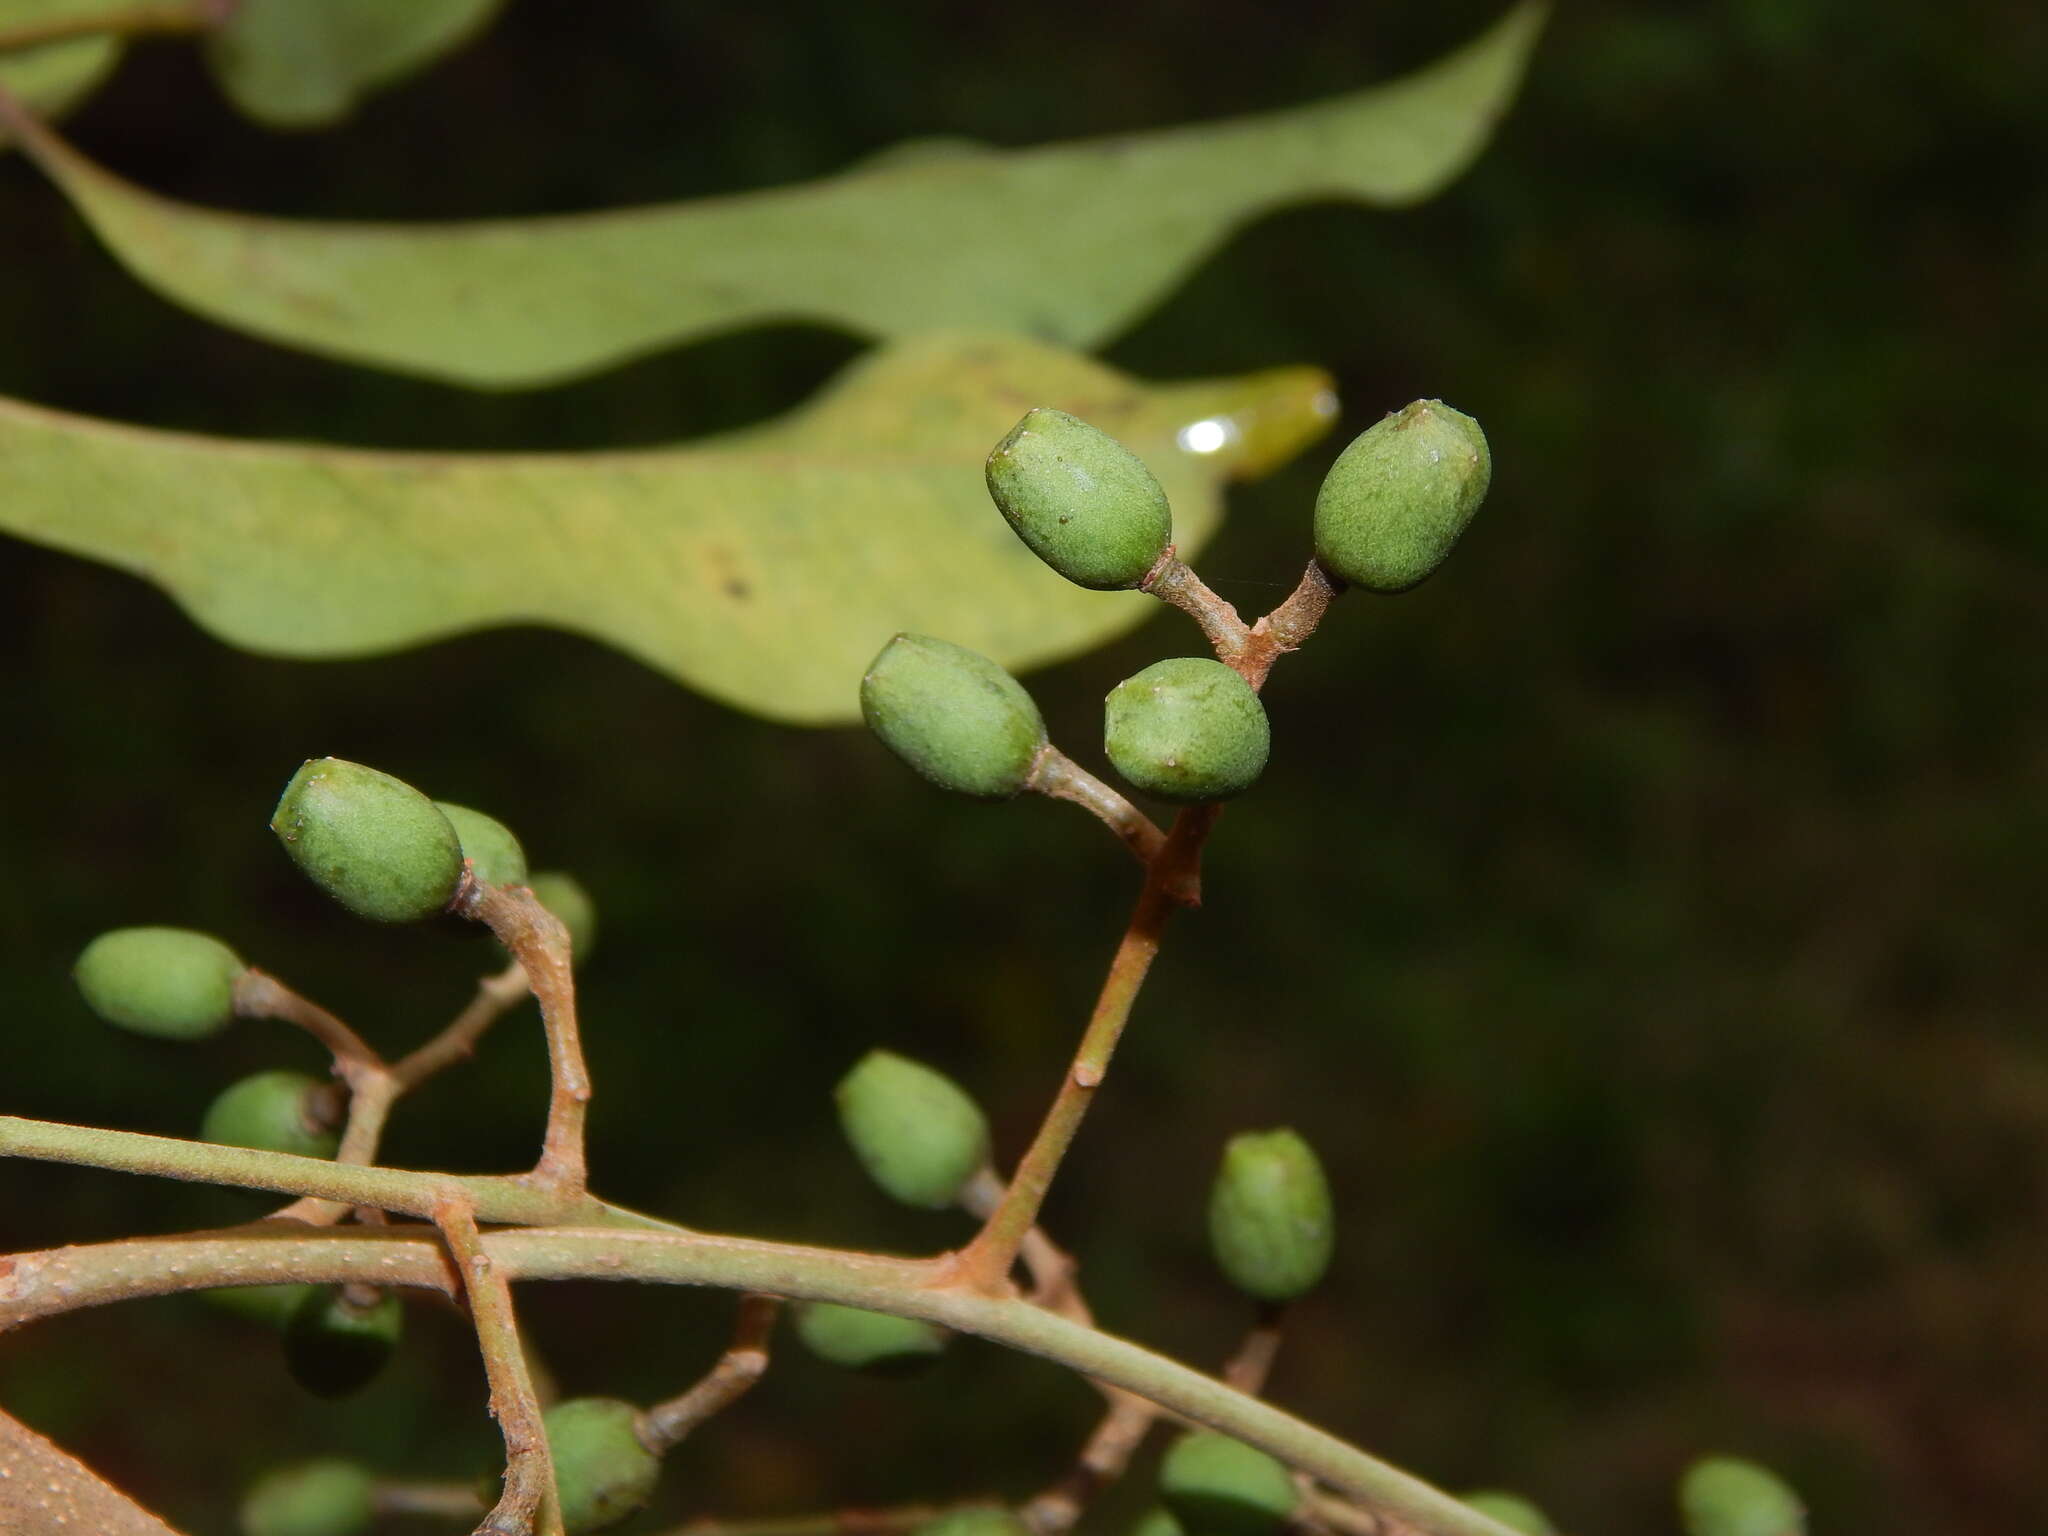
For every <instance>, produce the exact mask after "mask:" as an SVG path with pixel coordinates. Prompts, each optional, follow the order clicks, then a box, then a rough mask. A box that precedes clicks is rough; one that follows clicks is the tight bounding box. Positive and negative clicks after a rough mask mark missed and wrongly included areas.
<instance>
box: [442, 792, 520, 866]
mask: <svg viewBox="0 0 2048 1536" xmlns="http://www.w3.org/2000/svg"><path fill="white" fill-rule="evenodd" d="M434 809H435V810H437V811H439V812H440V813H441V814H442V815H443V816H445V817H447V818H448V825H449V826H451V827H453V828H454V829H455V841H456V843H457V845H458V846H459V847H460V848H461V850H462V857H464V858H465V859H467V860H469V866H470V869H471V870H472V871H474V873H475V875H476V877H477V879H479V880H481V881H483V883H484V884H485V885H524V884H525V883H526V850H525V849H524V848H522V847H520V846H519V839H518V838H516V837H514V836H513V835H512V829H511V828H510V827H508V826H506V825H505V823H503V822H502V821H499V820H498V819H497V818H496V817H495V816H486V815H485V814H484V813H483V812H482V811H472V810H471V809H470V808H469V807H468V806H466V805H450V804H449V803H448V802H447V801H446V800H436V801H435V802H434Z"/></svg>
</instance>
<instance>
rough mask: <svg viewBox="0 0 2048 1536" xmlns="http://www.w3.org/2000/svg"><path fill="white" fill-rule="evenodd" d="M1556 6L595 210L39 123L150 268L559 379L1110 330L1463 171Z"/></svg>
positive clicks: (158, 274) (307, 319)
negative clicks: (1262, 92) (273, 195)
mask: <svg viewBox="0 0 2048 1536" xmlns="http://www.w3.org/2000/svg"><path fill="white" fill-rule="evenodd" d="M283 3H284V0H268V4H279V5H281V4H283ZM352 3H356V4H360V3H363V0H352ZM387 3H390V4H397V5H404V4H407V3H408V0H387ZM410 3H411V4H414V5H424V0H410ZM268 4H267V5H266V7H265V8H266V9H267V8H268ZM441 8H442V7H441V6H439V5H436V6H432V7H426V9H429V10H439V9H441ZM1542 14H1543V13H1542V9H1541V8H1540V7H1539V6H1536V5H1533V4H1524V5H1522V6H1521V7H1519V8H1517V9H1515V10H1513V11H1510V12H1509V13H1508V14H1507V15H1506V16H1505V17H1504V18H1503V19H1502V20H1501V21H1499V22H1497V23H1496V24H1495V25H1494V26H1493V27H1492V28H1491V29H1489V30H1488V31H1487V32H1485V33H1484V34H1482V35H1481V36H1480V37H1478V38H1477V39H1475V40H1474V41H1473V42H1471V43H1469V44H1467V45H1466V46H1465V47H1463V48H1461V49H1459V50H1458V51H1456V52H1455V53H1452V54H1450V55H1448V56H1447V57H1445V58H1443V59H1441V60H1439V61H1438V62H1437V63H1435V64H1433V65H1430V66H1428V67H1427V68H1425V69H1422V70H1420V71H1417V72H1416V73H1415V74H1412V75H1409V76H1407V77H1406V78H1403V79H1400V80H1396V81H1393V82H1390V83H1388V84H1385V85H1379V86H1373V87H1370V88H1368V89H1365V90H1361V91H1356V92H1353V93H1351V94H1349V95H1345V96H1339V97H1336V98H1334V99H1332V100H1330V101H1326V102H1321V103H1317V104H1315V105H1313V106H1307V107H1295V108H1290V109H1287V110H1283V111H1278V112H1271V113H1267V114H1264V115H1263V116H1259V117H1249V118H1240V119H1237V120H1235V121H1230V122H1223V123H1214V124H1203V125H1199V126H1192V127H1184V128H1176V129H1169V130H1164V131H1160V132H1155V133H1150V134H1144V135H1136V136H1132V137H1130V138H1125V139H1119V140H1109V141H1102V142H1082V143H1075V144H1062V145H1053V146H1049V147H1045V148H1040V149H1032V150H1020V151H1015V152H1007V153H1005V152H989V153H984V154H949V155H943V156H938V157H931V156H924V157H918V158H914V159H910V160H897V161H896V162H894V163H893V164H887V165H883V166H880V167H877V168H870V169H862V168H856V169H855V170H853V171H851V172H848V173H846V174H844V175H841V176H836V177H832V178H829V179H827V180H825V181H822V182H816V183H812V184H810V185H808V186H800V187H790V188H783V189H777V190H773V191H766V192H757V193H753V194H751V195H748V196H744V197H733V198H723V199H719V200H717V201H714V202H709V203H684V204H677V205H672V206H669V207H662V208H648V209H635V210H629V211H624V212H607V213H601V214H591V215H584V216H580V217H578V216H571V217H557V218H548V219H530V220H524V221H493V222H490V223H486V224H455V225H444V226H440V227H434V226H424V227H423V226H417V225H405V226H395V225H394V226H376V225H328V224H318V223H307V224H297V223H293V222H292V221H290V220H284V219H263V218H252V217H250V216H248V215H244V214H224V213H219V212H215V211H213V210H210V209H204V208H196V207H192V206H190V205H186V204H181V203H177V202H173V201H170V200H167V199H164V198H160V197H154V196H151V195H149V194H148V193H145V192H143V191H142V190H141V189H139V188H137V187H134V186H131V185H130V184H128V183H127V182H124V181H122V180H120V179H119V178H117V177H115V176H113V175H111V174H110V173H108V172H107V171H105V170H102V169H101V168H100V167H98V166H96V165H94V164H92V162H90V161H88V160H86V159H85V158H84V157H83V156H80V155H79V154H77V153H76V152H75V151H72V150H70V149H68V148H65V147H64V146H62V145H61V144H59V143H57V142H56V141H55V140H51V139H47V138H38V139H36V140H33V141H31V143H30V148H31V150H32V152H33V153H34V154H35V155H36V158H37V160H38V162H39V163H40V164H41V165H42V167H43V169H44V170H45V171H47V172H48V173H49V174H50V175H51V176H52V177H53V178H54V179H55V180H56V182H57V184H58V186H59V187H61V188H62V189H63V191H64V193H65V195H66V196H68V197H69V198H70V199H71V200H72V202H73V204H74V206H76V208H77V209H78V211H79V212H80V213H81V214H82V215H83V216H84V217H85V219H86V220H87V222H88V223H90V224H91V225H92V226H93V228H94V229H95V230H96V231H97V232H98V234H99V236H100V238H101V239H102V240H104V241H105V242H106V243H107V245H108V247H109V248H110V249H111V250H112V251H113V252H114V253H115V255H116V256H117V257H119V258H120V260H121V261H122V262H123V263H125V264H126V265H127V266H128V268H129V270H130V271H132V272H134V273H135V275H136V276H137V277H139V278H141V279H142V280H143V281H144V282H146V283H148V284H150V285H151V286H152V287H154V288H156V289H157V290H158V291H159V292H161V293H163V294H164V295H165V296H166V297H168V298H170V299H172V300H173V301H174V302H176V303H178V304H181V305H184V306H186V307H187V308H190V309H193V310H195V311H197V312H198V313H200V314H203V315H206V316H207V317H209V318H211V319H214V320H217V321H219V322H221V323H222V324H226V325H232V326H237V327H240V328H242V329H245V330H248V331H250V332H252V333H254V334H256V335H259V336H263V337H267V338H269V339H271V340H274V341H279V342H282V343H284V344H285V345H287V346H292V347H297V348H300V349H303V350H306V351H311V352H320V353H325V354H327V355H329V356H333V357H341V358H348V359H352V360H355V361H359V362H367V363H374V364H377V365H380V366H383V367H387V368H394V369H400V370H403V371H407V372H416V373H421V374H424V375H426V376H428V377H430V378H440V379H448V380H453V381H457V382H461V383H467V384H473V385H483V386H491V387H506V386H521V385H537V384H548V383H554V382H558V381H560V380H563V379H567V378H572V377H574V376H576V375H577V374H581V373H587V372H590V371H593V370H595V369H599V368H604V367H607V366H611V365H614V364H617V363H619V362H622V361H625V360H626V359H629V358H632V357H636V356H639V355H642V354H644V353H647V352H651V351H654V350H656V349H658V348H661V347H665V346H672V345H675V344H676V343H678V342H682V341H685V340H689V339H692V338H695V337H701V336H704V335H707V334H710V333H713V332H718V331H727V330H731V329H733V328H734V327H736V326H740V325H745V324H749V323H759V322H761V321H764V320H770V319H774V320H781V319H786V318H788V317H791V316H797V317H801V318H804V319H808V320H813V321H818V322H822V323H825V324H832V325H840V326H844V327H846V328H847V329H849V330H851V331H855V332H858V333H860V334H863V335H868V336H877V337H891V336H906V335H913V334H917V333H920V332H927V331H932V330H943V329H965V330H981V331H1004V332H1011V333H1015V334H1019V335H1033V336H1039V337H1043V338H1045V339H1047V340H1050V341H1053V342H1056V343H1059V344H1062V345H1067V346H1092V345H1094V344H1096V343H1098V342H1101V341H1104V340H1106V339H1107V338H1109V337H1111V336H1113V335H1115V334H1116V333H1117V332H1119V331H1121V330H1122V329H1124V328H1125V327H1126V326H1127V325H1129V324H1130V322H1131V321H1132V320H1133V319H1135V318H1136V317H1137V316H1138V315H1140V314H1142V313H1144V312H1145V311H1146V310H1147V309H1149V308H1151V307H1152V306H1153V305H1154V304H1156V303H1157V302H1158V301H1159V299H1160V298H1161V297H1162V296H1163V295H1164V294H1165V293H1166V292H1167V291H1168V290H1169V289H1170V288H1171V287H1172V286H1173V285H1174V284H1175V283H1177V282H1178V281H1179V280H1180V279H1181V278H1182V277H1183V276H1185V274H1186V273H1187V271H1188V270H1189V268H1190V267H1191V266H1192V265H1193V264H1194V263H1195V262H1197V261H1199V260H1200V259H1201V258H1202V257H1203V256H1205V255H1206V254H1207V253H1208V252H1210V251H1211V250H1213V249H1214V248H1215V246H1216V244H1217V243H1218V241H1219V240H1220V239H1221V238H1222V237H1223V236H1224V235H1225V234H1226V233H1227V232H1229V231H1230V230H1231V229H1233V228H1235V227H1236V226H1237V225H1239V224H1241V223H1243V222H1245V221H1246V220H1247V219H1249V218H1251V217H1253V216H1255V215H1257V214H1259V213H1262V212H1265V211H1267V210H1269V209H1274V208H1279V207H1284V206H1286V205H1287V204H1290V203H1298V202H1302V201H1305V200H1307V199H1309V198H1328V197H1346V198H1355V199H1358V200H1360V201H1363V202H1367V203H1374V204H1382V205H1392V206H1399V205H1403V204H1407V203H1412V202H1417V201H1420V200H1421V199H1423V198H1425V197H1428V196H1429V195H1431V194H1432V193H1434V192H1435V191H1437V190H1438V189H1439V188H1440V187H1442V186H1443V185H1444V184H1445V183H1446V182H1448V181H1449V180H1450V179H1451V178H1452V177H1454V176H1456V175H1457V174H1458V173H1459V172H1460V171H1462V170H1463V169H1464V168H1465V166H1466V165H1467V164H1469V163H1470V161H1471V160H1472V158H1473V157H1474V156H1475V155H1476V154H1477V153H1478V152H1479V150H1480V148H1481V146H1482V145H1483V144H1484V143H1485V141H1486V138H1487V135H1488V133H1489V132H1490V131H1491V129H1492V126H1493V123H1494V121H1495V120H1496V119H1497V117H1498V116H1499V113H1500V111H1501V108H1502V106H1503V105H1504V104H1505V103H1506V101H1507V100H1508V99H1509V98H1510V97H1511V96H1512V95H1513V93H1514V90H1515V88H1516V85H1517V84H1518V83H1519V81H1520V78H1521V71H1522V66H1523V64H1524V62H1525V60H1526V59H1527V56H1528V52H1529V49H1530V46H1531V45H1532V44H1533V42H1534V41H1535V38H1536V34H1537V31H1538V28H1539V25H1540V23H1541V20H1542ZM941 229H942V230H945V231H947V234H946V237H945V238H943V239H934V238H933V235H932V232H933V231H934V230H941ZM826 230H829V231H831V232H832V234H831V237H830V238H821V237H820V232H821V231H826ZM1012 414H1013V415H1014V412H1013V413H1012ZM990 436H991V437H992V436H994V434H990ZM983 446H984V447H985V446H986V442H985V441H984V445H983Z"/></svg>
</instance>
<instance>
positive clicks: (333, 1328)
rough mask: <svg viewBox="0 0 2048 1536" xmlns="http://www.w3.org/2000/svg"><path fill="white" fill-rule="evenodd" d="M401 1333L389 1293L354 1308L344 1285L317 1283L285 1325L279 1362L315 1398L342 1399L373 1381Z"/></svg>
mask: <svg viewBox="0 0 2048 1536" xmlns="http://www.w3.org/2000/svg"><path fill="white" fill-rule="evenodd" d="M404 1332H405V1308H404V1307H403V1306H401V1305H400V1303H399V1300H398V1298H397V1297H396V1296H395V1295H393V1294H392V1293H391V1292H389V1291H384V1292H381V1293H380V1294H379V1295H378V1297H377V1300H376V1301H375V1302H374V1303H372V1304H371V1305H370V1306H367V1307H359V1306H357V1305H356V1304H355V1303H354V1302H352V1301H350V1300H349V1298H348V1288H347V1287H345V1286H320V1287H317V1288H316V1289H315V1290H314V1291H313V1293H312V1294H311V1295H310V1296H308V1297H307V1298H306V1299H305V1300H304V1301H303V1302H301V1303H300V1305H299V1308H298V1310H297V1311H295V1312H294V1313H293V1314H292V1318H291V1322H290V1323H289V1324H288V1325H287V1326H286V1328H285V1332H284V1359H285V1365H286V1367H287V1368H288V1369H289V1370H290V1371H291V1373H292V1380H294V1381H296V1382H297V1383H298V1384H299V1385H300V1386H302V1387H304V1388H305V1389H306V1390H307V1391H308V1392H310V1393H312V1394H313V1395H314V1396H315V1397H327V1398H335V1397H348V1396H350V1395H351V1394H353V1393H356V1392H359V1391H361V1390H362V1389H363V1388H364V1387H366V1386H368V1385H369V1384H370V1383H371V1381H373V1380H375V1379H376V1376H377V1373H378V1372H380V1371H382V1370H383V1369H384V1367H385V1365H386V1364H387V1363H388V1362H389V1361H390V1359H391V1356H392V1354H393V1353H394V1352H395V1351H396V1350H397V1348H398V1340H399V1337H400V1336H401V1335H402V1334H403V1333H404Z"/></svg>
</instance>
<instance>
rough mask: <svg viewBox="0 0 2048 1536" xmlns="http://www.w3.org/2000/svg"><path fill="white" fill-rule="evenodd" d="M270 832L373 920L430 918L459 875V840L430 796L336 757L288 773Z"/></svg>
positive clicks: (314, 877) (325, 886)
mask: <svg viewBox="0 0 2048 1536" xmlns="http://www.w3.org/2000/svg"><path fill="white" fill-rule="evenodd" d="M270 830H271V831H273V832H275V833H276V834H277V835H278V836H279V837H280V838H281V839H283V841H284V847H285V852H287V853H289V854H290V855H291V856H292V862H293V863H295V864H297V865H298V866H299V868H300V869H301V870H303V871H304V872H305V874H306V876H307V878H308V879H310V880H311V881H312V882H313V883H314V884H315V885H317V886H319V887H320V888H321V889H322V890H324V891H325V892H327V894H328V895H330V896H332V897H333V898H334V899H335V900H336V901H338V902H340V903H341V904H342V905H343V906H344V907H347V908H348V909H349V911H351V912H353V913H355V914H356V915H357V916H358V917H367V918H370V919H372V920H373V921H375V922H380V923H410V922H418V921H419V920H420V919H422V918H428V917H432V916H433V915H434V914H435V913H436V912H439V911H440V910H441V909H442V908H444V907H446V906H447V905H448V902H449V899H450V898H451V897H452V896H454V894H455V887H456V883H457V882H458V881H460V880H461V879H462V843H461V840H460V839H459V838H457V837H456V835H455V828H454V827H452V826H450V825H449V824H448V818H447V817H446V816H443V815H442V814H441V813H440V811H438V810H436V809H435V807H434V802H433V801H431V800H429V799H428V798H427V797H426V796H425V795H423V794H421V793H420V792H419V791H418V790H416V789H414V788H413V787H412V786H411V785H410V784H408V783H406V782H405V781H404V780H403V779H394V778H393V777H392V776H391V775H390V774H388V773H379V772H378V771H377V770H376V769H375V768H365V767H364V766H363V765H362V764H361V763H351V762H345V761H343V760H342V759H341V758H338V757H318V758H312V759H310V760H308V761H307V762H306V764H305V765H304V766H303V767H301V768H300V769H299V771H298V772H297V773H295V774H293V775H292V781H291V783H289V784H287V785H286V786H285V791H284V797H283V798H282V799H281V800H279V801H278V802H277V814H276V815H274V816H272V817H271V818H270Z"/></svg>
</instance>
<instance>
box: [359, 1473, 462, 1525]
mask: <svg viewBox="0 0 2048 1536" xmlns="http://www.w3.org/2000/svg"><path fill="white" fill-rule="evenodd" d="M370 1507H371V1508H372V1509H374V1510H375V1511H376V1512H377V1513H378V1514H380V1515H431V1516H435V1517H437V1518H445V1519H449V1520H474V1519H476V1517H477V1516H479V1515H481V1514H482V1513H483V1512H484V1501H483V1499H482V1498H481V1497H480V1496H479V1495H478V1493H477V1490H476V1482H475V1480H474V1479H470V1480H465V1481H461V1482H453V1481H451V1482H432V1483H424V1482H400V1481H398V1480H396V1479H392V1480H390V1481H385V1480H383V1479H379V1480H378V1481H377V1482H376V1483H374V1484H372V1485H371V1487H370Z"/></svg>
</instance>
